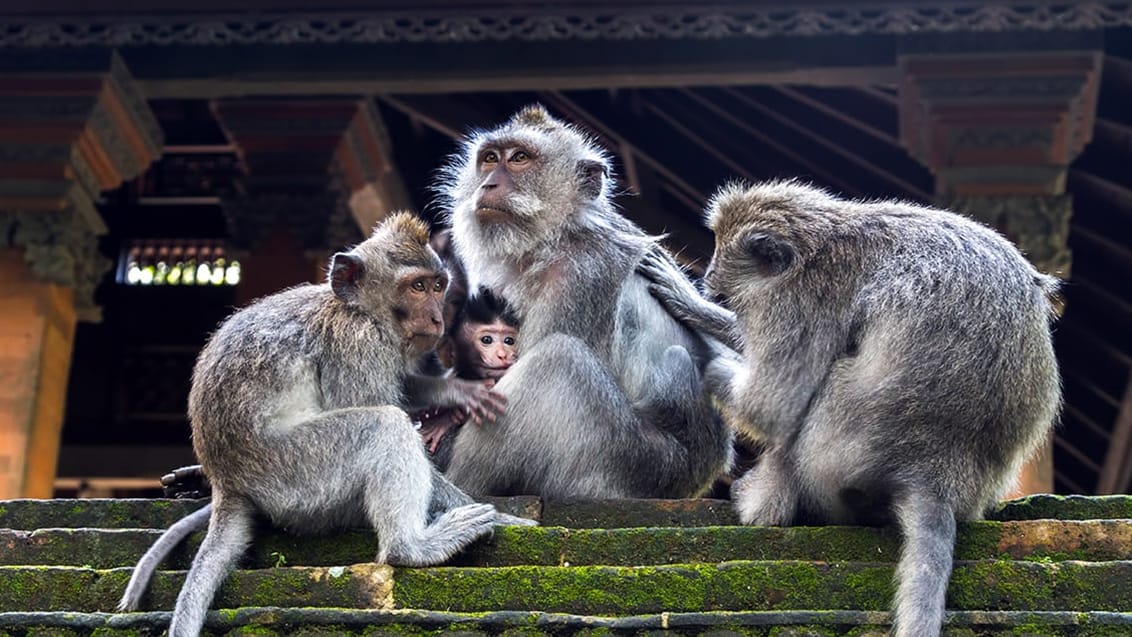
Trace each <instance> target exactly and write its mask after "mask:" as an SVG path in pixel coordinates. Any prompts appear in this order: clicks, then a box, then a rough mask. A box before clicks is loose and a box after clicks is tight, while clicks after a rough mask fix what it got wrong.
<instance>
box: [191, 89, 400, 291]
mask: <svg viewBox="0 0 1132 637" xmlns="http://www.w3.org/2000/svg"><path fill="white" fill-rule="evenodd" d="M213 111H214V112H215V113H216V116H217V119H218V120H220V122H221V125H222V126H223V128H224V131H225V133H226V135H227V136H228V139H229V141H230V142H231V143H232V144H233V145H234V146H236V148H237V149H238V153H239V156H240V160H241V167H242V169H243V171H244V178H243V181H242V184H241V185H242V189H241V192H240V194H238V195H236V196H234V197H230V198H228V199H226V200H225V202H224V206H225V212H226V214H227V215H228V222H229V227H230V230H231V235H232V238H233V242H234V244H235V247H236V249H237V250H239V251H240V252H241V262H242V263H244V264H245V267H244V278H243V279H242V280H241V282H240V286H239V288H238V290H237V294H238V297H239V302H240V303H241V304H242V303H246V302H248V301H250V300H252V299H254V298H257V297H259V296H263V295H264V294H269V293H271V292H274V291H276V290H279V289H281V288H284V287H287V286H289V285H294V284H297V283H302V282H305V281H313V280H321V279H322V278H323V277H324V276H325V268H326V262H327V259H328V257H329V255H330V253H331V252H333V251H334V250H337V249H338V248H340V247H342V246H344V245H347V244H351V243H355V242H357V241H359V240H360V239H362V238H364V236H366V235H368V234H369V230H370V228H372V227H373V225H374V224H375V223H376V222H377V221H379V220H380V219H382V218H384V216H385V215H386V214H388V212H389V211H390V209H391V208H394V207H401V206H404V205H405V203H406V202H407V199H408V197H407V195H406V194H405V189H404V186H403V185H402V184H401V181H400V177H399V176H398V175H397V172H396V170H395V169H394V168H393V165H392V163H391V162H390V159H389V157H390V150H389V141H388V137H387V135H386V134H385V128H384V125H383V124H382V122H381V119H380V116H379V115H378V113H377V111H376V109H375V108H374V106H373V104H372V103H371V102H370V101H369V100H364V99H356V98H355V99H351V98H334V99H289V98H272V99H239V100H219V101H217V102H214V103H213ZM260 264H262V267H258V266H259V265H260Z"/></svg>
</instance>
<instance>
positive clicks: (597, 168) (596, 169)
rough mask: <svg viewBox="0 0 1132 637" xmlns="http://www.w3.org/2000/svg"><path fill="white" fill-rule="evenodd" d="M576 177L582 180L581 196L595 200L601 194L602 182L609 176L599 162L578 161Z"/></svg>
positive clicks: (606, 169)
mask: <svg viewBox="0 0 1132 637" xmlns="http://www.w3.org/2000/svg"><path fill="white" fill-rule="evenodd" d="M578 175H579V176H580V177H581V178H582V188H581V193H582V196H584V197H586V198H587V199H595V198H597V196H598V195H600V194H601V186H602V182H603V181H605V178H606V177H608V176H609V169H608V168H606V166H605V164H603V163H601V162H600V161H594V160H592V159H579V160H578Z"/></svg>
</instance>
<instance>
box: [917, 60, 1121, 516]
mask: <svg viewBox="0 0 1132 637" xmlns="http://www.w3.org/2000/svg"><path fill="white" fill-rule="evenodd" d="M1100 61H1101V57H1100V54H1099V53H1096V52H1090V51H1084V52H1082V51H1066V52H1060V51H1055V52H1030V53H994V54H963V55H959V54H940V55H915V56H905V57H902V58H901V60H900V67H901V71H902V81H901V85H900V118H901V141H902V143H903V144H904V146H905V148H907V149H908V151H909V152H910V153H911V154H912V155H913V156H914V157H915V158H916V159H918V160H919V161H921V162H922V163H923V164H925V165H926V166H928V167H929V168H930V169H931V170H932V172H933V173H934V174H935V176H936V188H935V195H936V200H937V203H939V204H940V205H941V206H944V207H946V208H950V209H952V210H955V211H957V212H961V213H964V214H967V215H969V216H971V217H973V218H974V219H976V220H978V221H980V222H982V223H984V224H986V225H988V226H991V227H993V228H996V229H997V230H999V231H1000V232H1001V233H1002V234H1004V235H1005V236H1006V237H1007V238H1009V239H1010V240H1011V241H1013V242H1014V243H1015V244H1016V245H1017V246H1018V247H1019V249H1021V250H1022V252H1023V253H1024V254H1026V256H1027V257H1028V258H1029V259H1030V260H1031V261H1032V262H1033V263H1034V265H1036V266H1037V267H1038V269H1039V270H1042V271H1043V272H1047V273H1050V274H1054V275H1056V276H1058V277H1061V278H1063V279H1066V278H1068V277H1069V272H1070V262H1071V255H1070V253H1069V249H1068V247H1067V245H1066V240H1067V238H1068V235H1069V218H1070V216H1071V215H1072V212H1073V202H1072V201H1071V199H1070V197H1069V195H1068V194H1066V192H1065V178H1066V173H1067V171H1068V167H1069V164H1070V162H1072V161H1073V159H1074V158H1075V157H1076V156H1077V155H1078V154H1079V153H1080V152H1081V150H1082V149H1083V148H1084V146H1085V144H1087V143H1088V142H1089V140H1090V139H1091V138H1092V132H1093V121H1094V117H1095V114H1096V101H1097V88H1098V82H1099V73H1100ZM1052 490H1053V456H1052V453H1050V444H1049V443H1048V442H1047V444H1046V446H1045V448H1044V449H1043V450H1042V452H1041V453H1039V454H1038V456H1037V457H1035V458H1034V459H1033V460H1032V461H1031V462H1030V463H1029V465H1027V466H1026V467H1025V468H1024V469H1023V472H1022V476H1021V479H1020V487H1019V489H1018V491H1017V492H1016V493H1014V494H1013V495H1015V496H1017V495H1024V494H1029V493H1042V492H1049V491H1052Z"/></svg>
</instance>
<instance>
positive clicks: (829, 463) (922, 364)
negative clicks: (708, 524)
mask: <svg viewBox="0 0 1132 637" xmlns="http://www.w3.org/2000/svg"><path fill="white" fill-rule="evenodd" d="M708 222H709V225H711V227H712V229H713V230H714V231H715V233H716V250H715V255H714V257H713V259H712V264H711V267H710V268H709V270H708V273H707V275H706V277H705V283H706V284H707V287H708V289H709V290H710V291H711V292H712V293H714V294H717V295H720V296H722V297H723V298H725V299H726V300H727V304H728V305H729V306H730V308H731V309H732V310H734V312H735V314H736V315H737V319H736V324H735V325H734V326H730V327H729V326H722V327H721V325H720V323H719V321H718V320H717V319H718V317H719V316H721V314H720V312H719V311H718V310H717V309H712V308H709V310H710V311H709V312H708V313H704V312H701V311H700V310H701V309H702V308H704V307H705V305H706V304H708V301H705V300H704V299H701V298H696V297H695V296H694V295H692V294H689V292H688V288H687V286H685V287H679V286H673V285H671V284H670V283H669V282H668V281H667V280H665V279H663V278H661V277H657V276H656V273H657V272H658V271H660V270H662V268H661V267H660V266H658V264H656V263H648V262H646V263H645V264H644V267H643V271H644V272H645V273H646V274H648V275H649V276H651V277H653V278H654V279H655V284H654V288H653V289H654V292H655V293H656V294H657V296H658V298H661V299H662V300H663V301H665V303H666V305H667V306H668V307H669V309H670V310H671V311H672V312H673V313H674V314H675V315H676V316H678V317H679V318H681V319H682V320H684V321H685V322H686V323H687V324H689V325H691V326H695V327H696V328H697V329H700V330H704V331H706V332H707V333H708V334H710V335H711V336H712V337H714V338H715V339H719V340H724V339H725V338H726V337H727V336H728V334H730V333H738V334H740V335H741V345H742V354H741V358H740V357H737V356H734V355H727V354H726V353H723V354H722V355H720V356H719V357H717V358H716V359H714V360H713V361H712V362H711V363H710V364H709V365H708V369H707V378H706V381H705V382H707V384H708V385H709V386H711V387H712V389H713V390H715V391H717V393H718V394H719V395H720V396H721V398H722V399H723V400H725V401H726V403H727V404H728V405H730V406H731V407H732V408H733V409H734V410H735V411H737V412H738V413H739V414H740V415H741V417H742V420H743V421H744V422H745V423H747V426H749V427H751V428H752V429H753V430H754V431H755V433H756V434H757V435H758V436H759V437H761V438H762V439H763V440H765V441H767V443H768V445H769V450H768V452H767V454H765V455H764V457H763V458H762V459H761V461H760V463H759V464H758V465H757V466H756V467H755V468H754V469H752V470H751V472H749V473H748V474H747V475H745V476H744V477H743V478H742V479H740V480H739V481H738V482H736V483H735V485H734V487H733V491H732V495H733V499H734V500H735V504H736V507H737V509H738V511H739V514H740V517H741V519H742V520H743V522H745V523H748V524H774V525H782V524H792V523H797V522H799V521H815V522H823V523H842V524H846V523H850V524H851V523H885V522H895V523H897V524H898V525H899V526H900V528H901V530H902V531H903V534H904V538H905V539H904V549H903V552H902V554H901V558H900V562H899V565H898V568H897V581H898V590H897V594H896V600H895V615H894V627H893V633H894V634H895V635H898V636H901V637H911V636H916V637H922V636H931V635H938V634H939V631H940V624H941V622H942V618H943V610H944V595H945V592H946V588H947V581H948V578H949V576H950V572H951V563H952V552H953V547H954V542H955V524H956V521H957V520H960V521H962V520H972V519H977V518H980V517H981V516H982V515H983V513H984V512H985V511H986V509H987V508H988V507H990V506H991V505H993V504H994V503H995V502H996V501H998V499H999V498H1000V497H1002V496H1003V495H1004V494H1006V492H1007V491H1008V490H1009V488H1010V487H1011V485H1012V481H1013V479H1014V478H1015V476H1016V475H1017V473H1018V471H1019V469H1020V467H1021V465H1022V463H1023V461H1024V460H1025V459H1026V458H1027V457H1028V456H1029V455H1030V454H1031V452H1032V451H1033V450H1034V448H1035V447H1036V446H1037V445H1038V444H1040V443H1041V442H1042V441H1043V440H1044V439H1045V438H1046V436H1047V434H1048V432H1049V430H1050V428H1051V427H1052V425H1053V423H1054V421H1055V419H1056V417H1057V412H1058V410H1059V407H1060V393H1061V392H1060V383H1059V378H1058V371H1057V363H1056V359H1055V357H1054V353H1053V348H1052V344H1051V339H1050V329H1049V322H1050V319H1051V317H1052V310H1051V306H1050V303H1049V299H1048V296H1049V295H1050V294H1051V293H1052V292H1053V290H1055V289H1056V280H1054V279H1052V278H1051V277H1047V276H1045V275H1043V274H1040V273H1038V272H1037V271H1036V270H1034V268H1033V267H1032V266H1031V265H1030V264H1029V263H1028V262H1027V261H1026V259H1025V258H1024V257H1023V256H1022V255H1021V254H1020V253H1019V252H1018V251H1017V250H1016V249H1015V248H1014V247H1013V246H1012V245H1011V244H1010V243H1009V242H1007V241H1006V240H1005V239H1003V238H1002V237H1001V236H999V235H998V234H996V233H995V232H993V231H991V230H989V229H987V228H985V227H983V226H980V225H978V224H976V223H974V222H972V221H969V220H967V219H965V218H963V217H961V216H959V215H956V214H953V213H950V212H946V211H942V210H936V209H931V208H925V207H920V206H916V205H912V204H907V203H901V202H893V201H876V202H853V201H844V200H841V199H837V198H835V197H833V196H831V195H829V194H827V193H825V192H823V191H821V190H818V189H816V188H812V187H809V186H805V185H802V184H799V183H794V182H774V183H767V184H760V185H756V186H753V187H741V186H732V187H729V188H727V189H724V190H723V191H722V192H721V193H719V194H718V195H717V196H716V197H715V198H714V199H713V200H712V202H711V204H710V206H709V211H708ZM720 347H721V346H720ZM717 351H719V350H718V348H717Z"/></svg>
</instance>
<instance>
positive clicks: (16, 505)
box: [0, 484, 541, 530]
mask: <svg viewBox="0 0 1132 637" xmlns="http://www.w3.org/2000/svg"><path fill="white" fill-rule="evenodd" d="M155 486H156V484H155ZM483 501H484V502H490V503H492V504H494V505H495V506H496V508H498V509H499V510H500V511H503V512H505V513H510V514H512V515H518V516H523V517H529V518H532V519H537V518H538V515H539V510H540V508H541V502H540V500H539V499H538V498H535V497H530V496H521V497H514V498H484V499H483ZM208 502H209V501H208V500H207V499H205V500H167V499H142V498H122V499H97V498H92V499H79V500H70V499H56V500H0V529H25V530H32V529H51V528H85V527H89V528H101V529H163V528H166V527H168V526H170V525H171V524H173V523H174V522H176V521H177V520H180V519H181V518H183V517H185V516H186V515H188V514H190V513H192V512H193V511H196V510H197V509H199V508H201V507H202V506H204V505H206V504H208Z"/></svg>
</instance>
